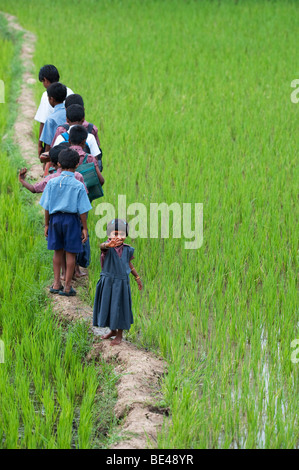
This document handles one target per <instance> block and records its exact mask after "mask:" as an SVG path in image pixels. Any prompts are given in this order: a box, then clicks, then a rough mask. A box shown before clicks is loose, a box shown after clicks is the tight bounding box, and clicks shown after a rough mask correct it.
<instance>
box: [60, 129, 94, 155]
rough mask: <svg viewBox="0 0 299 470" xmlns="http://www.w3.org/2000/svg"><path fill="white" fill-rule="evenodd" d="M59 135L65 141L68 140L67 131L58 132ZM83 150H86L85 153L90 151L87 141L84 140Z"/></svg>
mask: <svg viewBox="0 0 299 470" xmlns="http://www.w3.org/2000/svg"><path fill="white" fill-rule="evenodd" d="M60 135H61V136H62V137H63V138H64V140H65V141H66V142H68V141H69V138H70V135H69V133H68V132H63V133H62V134H60ZM83 150H84V151H85V152H87V153H90V147H89V145H88V143H87V142H85V145H84V149H83Z"/></svg>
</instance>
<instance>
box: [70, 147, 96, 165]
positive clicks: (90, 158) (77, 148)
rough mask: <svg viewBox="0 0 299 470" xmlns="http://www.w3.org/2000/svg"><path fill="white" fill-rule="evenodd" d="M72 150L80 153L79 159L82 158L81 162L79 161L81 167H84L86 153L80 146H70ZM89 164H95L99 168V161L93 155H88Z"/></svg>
mask: <svg viewBox="0 0 299 470" xmlns="http://www.w3.org/2000/svg"><path fill="white" fill-rule="evenodd" d="M70 149H72V150H76V152H78V154H79V157H80V160H79V165H82V163H83V160H84V157H85V155H86V152H84V150H83V148H82V147H80V145H71V146H70ZM86 162H87V163H94V165H95V166H99V165H98V160H97V159H96V157H93V156H92V155H90V154H88V156H87V161H86Z"/></svg>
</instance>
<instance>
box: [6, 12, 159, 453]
mask: <svg viewBox="0 0 299 470" xmlns="http://www.w3.org/2000/svg"><path fill="white" fill-rule="evenodd" d="M3 15H4V16H5V17H6V19H7V21H8V24H9V27H10V29H11V30H12V31H13V32H16V31H22V32H23V34H24V35H23V45H22V51H21V57H20V59H21V61H22V65H23V80H22V87H21V93H20V96H19V98H18V105H19V112H18V117H17V120H16V123H15V141H16V142H17V143H18V145H19V147H20V148H21V153H22V156H23V157H24V159H25V160H26V162H27V163H28V165H30V170H29V175H30V176H31V177H32V178H34V179H40V178H41V177H42V166H41V163H40V162H39V159H38V157H37V145H36V144H35V143H34V142H33V133H32V125H33V119H34V115H35V112H36V107H35V105H34V94H33V86H32V85H33V84H34V83H35V82H36V80H35V78H34V77H33V71H34V65H33V55H34V47H35V42H36V38H35V36H34V34H32V33H31V32H29V31H26V30H24V29H23V28H22V27H21V26H20V25H19V24H18V20H17V18H16V17H14V16H12V15H9V14H6V13H3ZM87 282H88V279H87V278H85V279H82V280H80V281H77V283H76V284H77V285H81V286H82V287H83V288H87V286H86V285H85V283H87ZM75 287H76V285H75ZM50 299H51V301H52V302H53V309H54V312H55V313H56V314H57V315H58V316H59V317H60V318H61V319H63V320H64V321H69V322H71V321H74V320H75V321H77V320H83V321H86V322H87V323H88V325H89V327H90V329H91V331H92V332H93V346H92V349H91V352H90V353H89V356H88V357H87V359H90V358H92V357H96V356H98V355H101V356H102V358H103V359H104V360H106V361H109V362H110V361H111V362H115V364H116V367H115V371H116V373H117V374H119V375H120V379H119V381H118V384H117V388H118V401H117V404H116V407H115V413H116V415H117V417H118V418H125V419H124V424H123V426H122V429H121V435H122V436H123V440H122V441H121V442H119V443H118V444H117V445H115V446H112V447H111V449H144V448H147V447H153V448H155V447H156V438H157V432H158V431H159V430H160V429H161V426H162V424H163V421H164V417H165V416H164V415H163V413H162V412H161V410H160V409H159V408H158V407H155V405H154V404H155V403H156V402H157V401H158V400H159V398H161V392H160V380H161V377H162V376H163V374H165V373H166V364H165V362H164V361H163V360H162V359H160V358H157V357H156V356H155V355H154V354H152V353H150V352H148V351H144V350H141V349H138V348H136V347H135V346H134V345H133V344H131V343H129V342H128V341H123V342H122V343H121V344H120V345H119V346H113V347H111V346H110V340H106V341H103V340H101V339H100V335H101V334H103V332H105V331H106V330H105V329H101V328H96V327H92V326H91V325H92V309H91V307H90V306H89V305H87V304H86V303H84V302H82V300H80V298H79V296H76V297H69V298H68V297H61V296H59V295H58V296H51V297H50Z"/></svg>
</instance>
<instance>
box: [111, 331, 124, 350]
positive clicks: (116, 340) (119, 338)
mask: <svg viewBox="0 0 299 470" xmlns="http://www.w3.org/2000/svg"><path fill="white" fill-rule="evenodd" d="M122 339H123V330H117V334H116V336H115V338H114V339H113V340H112V341H111V343H110V346H116V345H117V344H120V343H121V342H122Z"/></svg>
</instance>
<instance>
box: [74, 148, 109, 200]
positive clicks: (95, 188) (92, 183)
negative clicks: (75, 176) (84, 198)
mask: <svg viewBox="0 0 299 470" xmlns="http://www.w3.org/2000/svg"><path fill="white" fill-rule="evenodd" d="M87 157H88V154H87V153H86V154H85V157H84V160H83V162H82V163H81V165H79V166H78V168H77V171H78V172H79V173H81V175H82V176H83V178H84V183H85V186H86V187H87V189H88V197H89V200H90V202H91V201H93V200H94V199H98V198H99V197H102V196H104V193H103V189H102V186H101V183H100V181H99V177H98V175H97V172H96V169H95V166H94V163H93V162H91V163H87Z"/></svg>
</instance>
